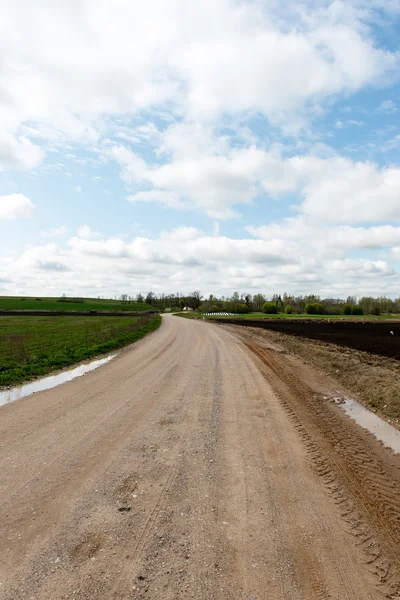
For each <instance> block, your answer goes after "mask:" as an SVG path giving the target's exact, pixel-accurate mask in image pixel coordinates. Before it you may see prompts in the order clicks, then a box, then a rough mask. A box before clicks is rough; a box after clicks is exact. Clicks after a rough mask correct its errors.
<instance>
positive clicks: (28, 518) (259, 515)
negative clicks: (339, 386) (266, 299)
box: [0, 315, 400, 600]
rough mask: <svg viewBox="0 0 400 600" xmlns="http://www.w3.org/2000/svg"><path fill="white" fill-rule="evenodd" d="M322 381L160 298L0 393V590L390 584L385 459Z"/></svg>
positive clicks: (331, 591) (399, 470) (87, 592)
mask: <svg viewBox="0 0 400 600" xmlns="http://www.w3.org/2000/svg"><path fill="white" fill-rule="evenodd" d="M332 385H333V384H332V383H331V382H330V381H329V380H328V379H327V378H326V377H323V376H321V375H319V374H317V373H316V372H313V371H312V370H311V368H310V367H306V366H305V365H304V364H303V363H301V362H300V360H299V359H296V357H294V356H292V355H289V354H287V353H285V352H284V351H282V349H280V348H279V347H276V346H273V344H269V345H268V344H267V343H263V342H262V340H261V339H258V338H253V337H252V336H248V335H247V337H246V335H245V334H244V333H243V332H242V331H241V330H240V331H239V330H235V329H234V328H229V329H227V328H224V327H221V326H218V325H214V324H209V323H204V322H200V321H193V320H189V319H181V318H177V317H174V316H172V315H171V316H166V317H164V319H163V325H162V327H161V328H160V329H159V330H158V331H157V332H155V333H154V334H152V335H151V336H150V337H148V338H145V339H144V340H142V341H140V342H139V343H137V344H135V345H133V346H131V347H130V348H127V349H125V350H124V351H122V352H121V353H120V355H119V356H118V357H117V358H116V359H114V360H112V361H111V362H110V363H108V364H107V365H106V366H104V367H102V368H100V369H98V370H97V371H93V372H92V373H89V374H88V375H85V376H84V377H82V378H78V379H75V380H74V381H72V382H70V383H67V384H65V385H62V386H59V387H57V388H54V389H52V390H48V391H46V392H41V393H38V394H34V395H32V396H29V397H27V398H25V399H23V400H19V401H17V402H15V403H12V404H9V405H6V406H4V407H2V408H0V498H1V507H0V510H1V518H0V598H1V599H2V600H19V599H22V598H24V599H25V598H26V599H31V600H59V599H60V600H61V599H63V600H64V599H65V600H66V599H69V600H72V599H75V600H89V599H90V600H117V599H128V598H129V599H138V598H146V599H149V600H156V599H157V600H178V599H179V600H180V599H182V600H186V599H192V598H194V599H196V600H211V599H219V600H228V599H229V600H302V599H304V600H314V599H315V600H327V599H332V600H345V599H356V600H371V599H373V600H375V599H378V598H385V597H386V598H392V599H399V598H400V583H399V581H400V579H399V574H400V459H399V456H395V455H394V454H393V453H391V452H390V451H389V450H387V449H385V448H383V447H382V445H380V444H379V443H378V442H377V441H376V440H375V439H374V438H373V437H372V435H370V434H369V433H367V432H365V431H364V430H363V429H361V428H360V427H359V426H358V425H356V424H355V423H354V422H353V421H352V420H350V419H349V418H348V417H346V416H345V415H344V414H343V412H342V411H341V409H340V407H338V406H337V405H336V404H335V403H334V402H333V401H332V400H331V398H332V397H333V396H334V395H335V396H337V390H336V389H333V387H332Z"/></svg>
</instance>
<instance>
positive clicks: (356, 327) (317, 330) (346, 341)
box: [218, 319, 400, 360]
mask: <svg viewBox="0 0 400 600" xmlns="http://www.w3.org/2000/svg"><path fill="white" fill-rule="evenodd" d="M218 323H230V324H232V325H242V326H243V325H244V326H245V327H260V328H262V329H268V330H270V331H277V332H279V333H288V334H290V335H295V336H299V337H303V338H308V339H311V340H320V341H322V342H328V343H332V344H336V345H338V346H344V347H347V348H355V349H356V350H362V351H364V352H370V353H372V354H378V355H380V356H387V357H389V358H394V359H396V360H400V322H397V321H395V322H393V321H392V322H390V323H387V322H383V323H382V322H371V321H363V322H360V321H358V322H357V323H354V322H353V323H350V322H348V321H329V320H323V321H313V320H309V321H308V320H307V321H295V320H289V319H287V320H286V319H285V320H283V319H279V320H278V319H277V320H274V319H263V320H253V319H224V320H220V321H218Z"/></svg>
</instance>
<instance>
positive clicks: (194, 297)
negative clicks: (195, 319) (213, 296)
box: [189, 290, 202, 310]
mask: <svg viewBox="0 0 400 600" xmlns="http://www.w3.org/2000/svg"><path fill="white" fill-rule="evenodd" d="M201 299H202V295H201V292H200V291H199V290H195V291H194V292H192V293H191V294H189V301H190V306H191V307H192V308H193V310H199V307H200V304H201Z"/></svg>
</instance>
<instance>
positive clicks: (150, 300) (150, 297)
mask: <svg viewBox="0 0 400 600" xmlns="http://www.w3.org/2000/svg"><path fill="white" fill-rule="evenodd" d="M154 300H155V298H154V294H153V292H148V294H147V296H146V304H153V303H154Z"/></svg>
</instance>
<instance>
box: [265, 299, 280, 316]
mask: <svg viewBox="0 0 400 600" xmlns="http://www.w3.org/2000/svg"><path fill="white" fill-rule="evenodd" d="M262 310H263V313H265V314H267V315H276V314H278V309H277V307H276V304H275V302H264V304H263V307H262Z"/></svg>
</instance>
